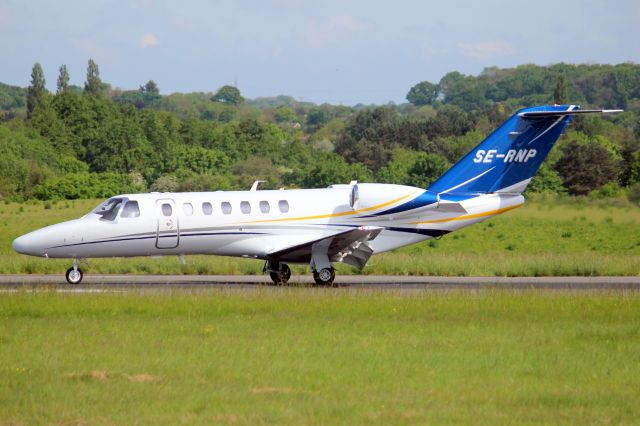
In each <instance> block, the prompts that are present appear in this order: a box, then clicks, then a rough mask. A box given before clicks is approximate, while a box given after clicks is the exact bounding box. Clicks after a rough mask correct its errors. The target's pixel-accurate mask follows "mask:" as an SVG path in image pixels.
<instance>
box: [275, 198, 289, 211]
mask: <svg viewBox="0 0 640 426" xmlns="http://www.w3.org/2000/svg"><path fill="white" fill-rule="evenodd" d="M278 208H279V209H280V212H282V213H287V212H288V211H289V202H288V201H287V200H280V201H278Z"/></svg>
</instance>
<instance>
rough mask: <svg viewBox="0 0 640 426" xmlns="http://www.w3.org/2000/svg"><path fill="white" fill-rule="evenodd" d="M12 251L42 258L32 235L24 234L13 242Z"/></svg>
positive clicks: (39, 248) (40, 250) (40, 249)
mask: <svg viewBox="0 0 640 426" xmlns="http://www.w3.org/2000/svg"><path fill="white" fill-rule="evenodd" d="M13 249H14V250H15V251H17V252H18V253H22V254H28V255H31V256H42V255H43V253H42V248H41V247H38V244H37V243H36V240H35V238H33V235H31V234H26V235H23V236H21V237H18V238H16V239H15V240H13Z"/></svg>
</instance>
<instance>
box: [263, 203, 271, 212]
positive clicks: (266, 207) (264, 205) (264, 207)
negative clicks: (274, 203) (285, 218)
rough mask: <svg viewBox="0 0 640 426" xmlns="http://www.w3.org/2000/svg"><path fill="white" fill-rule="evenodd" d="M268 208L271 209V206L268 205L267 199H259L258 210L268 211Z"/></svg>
mask: <svg viewBox="0 0 640 426" xmlns="http://www.w3.org/2000/svg"><path fill="white" fill-rule="evenodd" d="M270 210H271V206H269V202H268V201H260V211H261V212H262V213H269V211H270Z"/></svg>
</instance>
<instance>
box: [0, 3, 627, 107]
mask: <svg viewBox="0 0 640 426" xmlns="http://www.w3.org/2000/svg"><path fill="white" fill-rule="evenodd" d="M0 58H1V59H0V82H3V83H6V84H12V85H18V86H22V87H26V86H27V85H28V84H29V80H30V73H31V68H32V66H33V64H34V63H35V62H40V64H41V65H42V66H43V69H44V72H45V77H46V79H47V86H48V87H49V89H52V90H55V83H56V79H57V76H58V68H59V66H60V65H61V64H66V65H67V67H68V69H69V73H70V75H71V84H76V85H79V86H82V85H83V83H84V80H85V77H86V67H87V61H88V59H89V58H92V59H94V61H96V63H97V64H98V65H99V67H100V76H101V78H102V80H103V81H105V82H107V83H109V84H111V85H112V86H113V87H115V88H121V89H136V88H138V87H139V86H140V85H142V84H144V83H145V82H147V81H148V80H154V81H155V82H156V83H157V84H158V86H159V88H160V92H161V93H162V94H169V93H173V92H215V91H216V90H217V89H218V88H220V87H221V86H223V85H227V84H230V85H237V87H238V88H239V89H240V91H241V92H242V94H243V95H244V96H245V97H248V98H256V97H262V96H276V95H281V94H284V95H290V96H293V97H294V98H296V99H298V100H302V101H311V102H316V103H323V102H328V103H332V104H343V105H355V104H358V103H364V104H385V103H388V102H395V103H402V102H405V101H406V100H405V96H406V94H407V92H408V91H409V89H410V88H411V87H412V86H413V85H415V84H416V83H418V82H420V81H424V80H427V81H431V82H434V83H437V82H438V81H439V80H440V78H442V77H443V76H444V75H445V74H446V73H448V72H450V71H459V72H462V73H464V74H470V75H477V74H479V73H480V72H481V71H482V70H483V69H484V68H485V67H490V66H498V67H513V66H517V65H520V64H527V63H535V64H539V65H549V64H553V63H558V62H567V63H622V62H629V61H630V62H636V63H638V62H640V1H638V0H620V1H615V2H614V1H604V0H602V1H601V0H583V1H578V0H553V1H549V0H534V1H526V2H525V1H509V2H507V1H496V0H483V1H477V0H476V1H470V0H467V1H458V0H445V1H437V2H432V1H426V0H423V1H419V0H415V1H414V0H392V1H378V0H313V1H306V0H262V1H260V0H253V1H249V0H236V1H231V0H229V1H225V0H180V1H168V0H164V1H163V0H128V1H113V0H111V1H110V0H57V1H53V0H50V1H49V0H46V1H45V0H0Z"/></svg>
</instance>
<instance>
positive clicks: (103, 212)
mask: <svg viewBox="0 0 640 426" xmlns="http://www.w3.org/2000/svg"><path fill="white" fill-rule="evenodd" d="M123 201H124V200H123V199H122V198H110V199H108V200H107V201H105V202H104V203H102V204H100V205H99V206H98V207H97V208H96V209H95V210H94V211H93V213H95V214H97V215H100V216H102V217H101V218H100V220H106V221H112V220H114V219H115V218H116V216H117V215H118V212H119V211H120V208H121V207H122V203H123Z"/></svg>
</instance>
